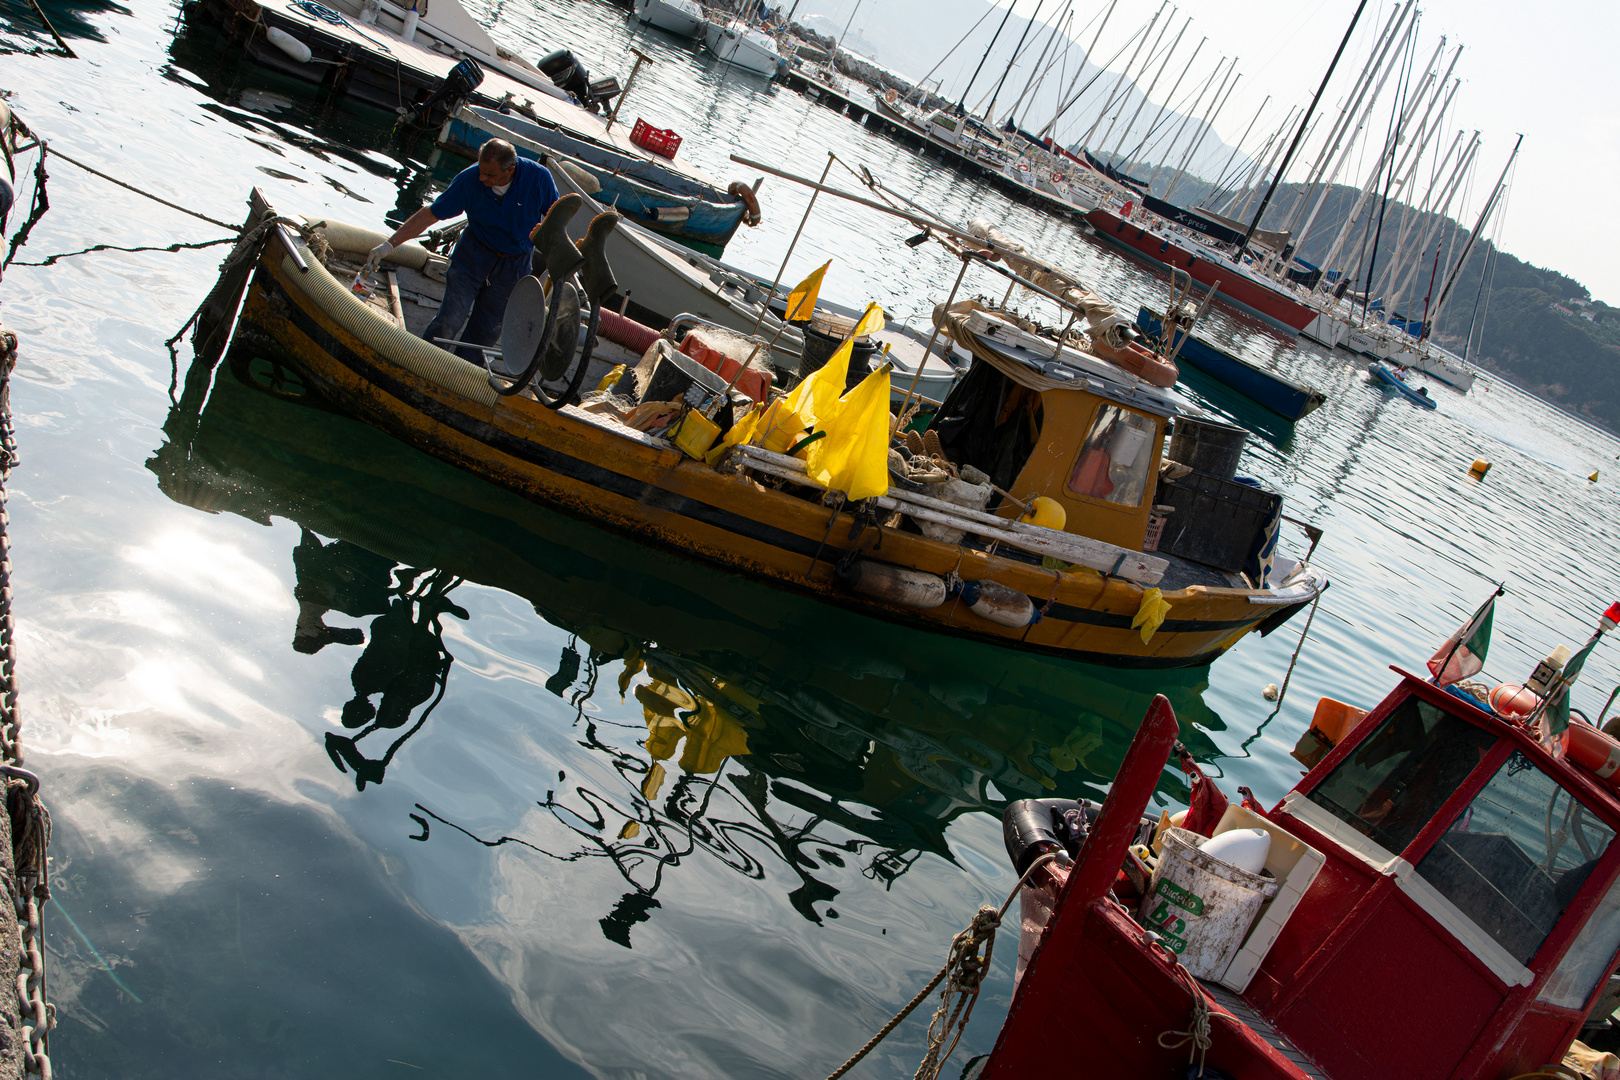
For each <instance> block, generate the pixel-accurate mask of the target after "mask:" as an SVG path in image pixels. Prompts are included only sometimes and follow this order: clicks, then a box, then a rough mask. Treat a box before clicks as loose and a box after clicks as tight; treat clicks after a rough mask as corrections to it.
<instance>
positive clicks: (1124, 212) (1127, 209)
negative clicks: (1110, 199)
mask: <svg viewBox="0 0 1620 1080" xmlns="http://www.w3.org/2000/svg"><path fill="white" fill-rule="evenodd" d="M1135 209H1136V203H1134V202H1132V201H1131V200H1130V199H1126V200H1125V205H1124V206H1122V207H1120V208H1119V216H1120V217H1126V218H1128V217H1130V216H1131V213H1132V212H1133V211H1135Z"/></svg>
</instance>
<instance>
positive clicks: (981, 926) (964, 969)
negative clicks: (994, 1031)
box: [827, 851, 1067, 1080]
mask: <svg viewBox="0 0 1620 1080" xmlns="http://www.w3.org/2000/svg"><path fill="white" fill-rule="evenodd" d="M1060 854H1063V856H1064V857H1065V858H1067V855H1066V854H1064V853H1060V852H1056V851H1053V852H1048V853H1047V854H1045V855H1042V856H1041V857H1040V858H1038V859H1036V860H1035V861H1034V862H1032V863H1030V864H1029V869H1028V870H1025V871H1024V873H1023V876H1022V877H1020V878H1019V879H1018V884H1016V885H1014V886H1013V887H1012V892H1010V893H1008V894H1007V899H1006V900H1005V901H1003V902H1002V905H1001V907H1000V908H993V907H990V906H989V905H988V904H987V905H985V906H984V907H981V908H980V909H979V910H978V912H977V913H976V914H975V915H974V916H973V921H972V922H971V923H969V924H968V927H967V929H966V930H963V931H962V932H961V933H960V934H957V935H956V937H954V938H952V939H951V948H950V952H949V953H948V954H947V957H946V960H945V966H944V967H942V968H940V969H939V971H938V973H937V974H935V976H934V977H933V978H932V979H929V980H928V985H927V986H925V987H923V988H922V989H921V990H919V991H917V996H916V997H914V998H912V999H911V1000H910V1001H908V1002H907V1003H906V1005H905V1007H904V1008H902V1009H901V1010H900V1011H899V1012H897V1013H895V1014H894V1016H893V1017H892V1018H891V1019H890V1020H889V1022H888V1023H886V1024H884V1025H883V1026H882V1027H881V1028H879V1029H878V1031H877V1034H875V1035H873V1036H872V1037H871V1038H870V1039H868V1040H867V1041H866V1045H865V1046H863V1047H861V1048H860V1049H859V1050H857V1051H855V1053H854V1055H853V1056H852V1057H850V1059H849V1060H848V1061H846V1062H844V1063H843V1064H842V1065H840V1066H838V1068H836V1069H834V1070H833V1071H832V1072H831V1073H829V1074H828V1075H827V1080H838V1078H839V1077H840V1076H843V1075H844V1074H845V1073H847V1072H849V1070H851V1069H853V1068H854V1067H855V1066H856V1064H858V1063H859V1062H860V1060H861V1059H862V1058H864V1057H865V1056H866V1055H867V1054H869V1053H871V1052H872V1051H873V1050H874V1049H875V1048H876V1047H877V1044H878V1043H880V1042H882V1041H883V1040H884V1039H885V1038H887V1037H888V1035H889V1033H890V1032H891V1031H893V1030H894V1029H895V1028H897V1027H899V1026H900V1024H901V1022H902V1021H903V1020H905V1018H906V1017H908V1016H910V1015H911V1013H912V1010H914V1009H916V1007H917V1006H918V1005H921V1004H922V1003H923V1001H925V1000H926V999H927V997H928V995H929V994H932V993H933V992H934V988H935V987H936V986H938V985H939V984H940V983H941V982H943V981H944V980H945V978H946V976H950V982H949V983H946V986H945V989H944V991H943V992H942V993H941V994H940V1003H939V1008H938V1009H937V1010H935V1012H934V1018H933V1019H932V1020H930V1021H929V1023H928V1052H927V1053H926V1054H925V1055H924V1056H923V1060H922V1064H920V1065H918V1066H917V1073H916V1077H915V1078H914V1080H937V1078H938V1076H939V1073H940V1070H941V1069H943V1068H944V1067H945V1062H946V1060H947V1059H949V1058H950V1056H951V1051H952V1050H955V1049H956V1044H957V1042H959V1041H960V1040H961V1038H962V1032H963V1031H964V1030H966V1028H967V1024H968V1019H969V1018H970V1017H971V1016H972V1015H973V1006H974V1004H975V1003H976V1002H977V1001H978V1000H979V989H980V987H981V986H982V985H983V983H984V977H985V975H987V974H988V973H989V971H990V955H991V951H992V950H993V949H994V947H995V940H996V928H997V927H999V926H1000V925H1001V919H1002V916H1004V915H1006V914H1007V909H1008V908H1009V907H1011V906H1012V902H1013V900H1015V899H1016V898H1017V897H1018V891H1019V890H1020V889H1022V888H1023V887H1024V883H1025V882H1027V881H1028V880H1029V878H1030V875H1031V874H1033V873H1035V871H1036V870H1037V869H1039V868H1040V867H1042V866H1045V865H1046V864H1047V863H1049V862H1052V861H1054V860H1056V859H1057V858H1058V857H1059V855H1060ZM980 945H983V946H984V952H983V953H982V954H981V953H980V952H979V946H980ZM953 972H954V974H953ZM958 994H960V995H962V997H961V1000H959V1001H957V1003H956V1005H955V1007H954V1009H952V1007H951V998H952V997H953V996H955V995H958ZM947 1012H949V1018H948V1019H946V1016H947ZM942 1020H944V1024H943V1026H941V1021H942ZM953 1029H954V1030H955V1034H954V1036H952V1038H951V1044H950V1046H949V1047H946V1048H945V1049H944V1051H943V1052H941V1047H942V1046H944V1042H945V1037H946V1036H947V1035H949V1034H951V1032H952V1030H953Z"/></svg>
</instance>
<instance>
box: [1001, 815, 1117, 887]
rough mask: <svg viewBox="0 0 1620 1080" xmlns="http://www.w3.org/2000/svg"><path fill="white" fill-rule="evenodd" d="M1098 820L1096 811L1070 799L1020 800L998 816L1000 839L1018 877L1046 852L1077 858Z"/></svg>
mask: <svg viewBox="0 0 1620 1080" xmlns="http://www.w3.org/2000/svg"><path fill="white" fill-rule="evenodd" d="M1095 820H1097V808H1096V807H1095V806H1092V805H1091V804H1090V803H1089V802H1075V801H1074V800H1073V799H1020V800H1019V801H1018V802H1015V803H1012V804H1010V805H1009V806H1008V807H1007V809H1006V810H1005V811H1004V812H1003V813H1002V815H1001V839H1002V842H1003V843H1004V844H1006V845H1007V857H1008V858H1010V859H1011V860H1012V863H1013V869H1015V870H1017V871H1018V873H1019V874H1023V872H1024V871H1026V870H1028V869H1029V864H1030V863H1032V862H1034V861H1035V860H1036V859H1037V858H1039V857H1040V856H1042V855H1044V854H1046V853H1047V852H1049V851H1066V852H1068V854H1069V858H1071V859H1073V858H1077V857H1078V856H1079V854H1080V848H1081V845H1083V844H1084V843H1085V841H1086V836H1087V835H1088V834H1089V833H1090V832H1091V823H1092V822H1093V821H1095Z"/></svg>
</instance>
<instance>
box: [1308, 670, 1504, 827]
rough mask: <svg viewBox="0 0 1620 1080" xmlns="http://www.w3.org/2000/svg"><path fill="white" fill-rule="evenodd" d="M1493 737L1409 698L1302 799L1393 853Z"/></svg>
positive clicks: (1487, 748) (1462, 777)
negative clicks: (1307, 799)
mask: <svg viewBox="0 0 1620 1080" xmlns="http://www.w3.org/2000/svg"><path fill="white" fill-rule="evenodd" d="M1495 742H1496V737H1495V736H1494V735H1492V734H1490V733H1489V732H1487V731H1485V730H1484V729H1483V728H1478V727H1475V726H1474V725H1473V724H1470V723H1469V722H1468V721H1466V720H1463V719H1461V718H1460V717H1456V716H1453V715H1452V714H1451V713H1448V712H1446V711H1445V710H1444V709H1441V708H1439V707H1438V706H1435V705H1431V704H1429V703H1428V702H1426V701H1423V700H1421V699H1419V698H1418V697H1416V696H1412V697H1408V698H1407V699H1406V700H1405V701H1404V702H1402V703H1401V704H1400V705H1399V706H1397V707H1396V708H1395V710H1394V712H1392V713H1390V715H1389V716H1388V718H1386V719H1385V720H1384V722H1383V723H1382V724H1379V725H1378V728H1377V730H1375V731H1374V732H1373V733H1372V734H1371V735H1369V736H1368V737H1367V738H1366V739H1365V740H1363V741H1362V743H1361V744H1360V745H1359V746H1357V747H1356V749H1355V751H1354V752H1353V753H1352V754H1351V755H1350V756H1349V757H1347V758H1345V759H1344V760H1343V761H1341V762H1340V763H1339V764H1338V766H1337V767H1335V768H1334V770H1333V771H1332V772H1331V773H1329V774H1328V776H1327V779H1325V780H1323V781H1322V782H1321V783H1320V784H1318V785H1317V786H1316V787H1315V788H1314V789H1313V790H1312V791H1311V792H1310V794H1309V796H1308V798H1309V799H1310V800H1311V801H1312V802H1313V803H1315V804H1316V805H1318V806H1320V807H1321V808H1322V809H1324V810H1326V811H1328V812H1329V813H1331V814H1332V815H1333V816H1335V817H1337V818H1339V819H1341V820H1342V821H1344V822H1345V823H1346V824H1348V825H1349V826H1350V827H1351V828H1353V829H1355V830H1356V831H1357V832H1359V833H1362V834H1363V835H1365V836H1367V837H1368V838H1370V839H1371V840H1372V841H1373V842H1374V843H1376V844H1377V845H1378V846H1379V847H1381V848H1383V849H1384V850H1385V851H1387V852H1389V853H1391V854H1394V855H1398V854H1400V853H1401V852H1403V851H1405V850H1406V848H1407V846H1408V845H1409V844H1411V842H1412V841H1413V840H1414V839H1415V838H1416V837H1417V834H1418V833H1419V832H1420V831H1421V830H1422V829H1423V826H1425V825H1427V824H1428V823H1429V821H1430V820H1431V819H1432V818H1433V817H1434V816H1435V814H1437V813H1438V812H1439V811H1440V807H1441V806H1442V805H1444V804H1445V801H1446V800H1447V799H1449V798H1451V796H1452V795H1453V794H1454V793H1455V792H1456V790H1457V789H1458V788H1459V787H1461V786H1462V782H1463V781H1464V780H1466V779H1467V778H1468V774H1469V773H1471V772H1473V771H1474V768H1475V766H1477V765H1478V764H1479V763H1480V761H1481V759H1483V758H1484V756H1485V755H1486V754H1487V753H1489V752H1490V749H1491V746H1492V745H1493V744H1494V743H1495Z"/></svg>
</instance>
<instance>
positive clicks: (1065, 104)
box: [1040, 0, 1130, 139]
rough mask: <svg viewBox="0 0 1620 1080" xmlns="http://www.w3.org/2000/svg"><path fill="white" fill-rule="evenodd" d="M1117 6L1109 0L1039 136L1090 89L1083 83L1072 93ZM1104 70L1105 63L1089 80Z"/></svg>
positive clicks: (1115, 0) (1095, 77)
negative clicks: (1055, 110) (1056, 105)
mask: <svg viewBox="0 0 1620 1080" xmlns="http://www.w3.org/2000/svg"><path fill="white" fill-rule="evenodd" d="M1118 6H1119V0H1110V2H1109V5H1108V14H1107V15H1104V16H1103V21H1102V25H1101V26H1099V27H1097V32H1096V33H1095V34H1093V35H1092V38H1091V48H1089V49H1087V50H1086V54H1085V55H1084V56H1082V57H1081V58H1080V67H1079V68H1078V69H1077V70H1076V71H1075V73H1074V78H1073V79H1071V80H1070V81H1069V88H1068V89H1067V90H1065V91H1064V94H1063V95H1060V96H1059V98H1058V110H1057V112H1055V113H1053V114H1052V119H1050V120H1048V121H1047V122H1046V126H1045V127H1043V128H1041V130H1040V136H1041V138H1043V139H1044V138H1046V136H1047V134H1048V133H1050V132H1051V131H1052V129H1053V128H1055V127H1057V122H1058V121H1059V120H1060V119H1062V117H1063V114H1064V113H1066V112H1068V111H1069V108H1070V106H1072V105H1073V104H1074V103H1075V102H1076V101H1079V100H1080V97H1081V95H1083V94H1084V93H1085V92H1086V90H1089V89H1091V83H1087V84H1086V85H1085V89H1083V90H1081V91H1080V93H1079V94H1076V93H1074V84H1075V83H1077V82H1079V81H1080V76H1082V75H1084V74H1085V73H1086V64H1087V63H1088V62H1089V61H1090V60H1091V54H1092V53H1094V52H1096V51H1097V42H1098V40H1100V39H1101V38H1102V32H1103V29H1104V27H1106V26H1107V25H1108V20H1109V19H1110V18H1112V17H1113V15H1114V9H1115V8H1117V7H1118ZM1126 44H1127V45H1128V44H1130V42H1126ZM1119 51H1120V52H1124V51H1125V49H1124V47H1123V46H1122V47H1121V48H1120V50H1119ZM1114 55H1115V56H1118V55H1119V53H1115V54H1114ZM1109 63H1110V64H1111V63H1113V61H1112V60H1110V61H1109ZM1104 70H1106V65H1105V66H1104V67H1102V68H1098V69H1097V74H1096V75H1093V76H1092V77H1091V82H1096V81H1097V79H1099V78H1100V77H1101V76H1102V73H1103V71H1104ZM1064 95H1069V98H1068V101H1064V100H1063V96H1064Z"/></svg>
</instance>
